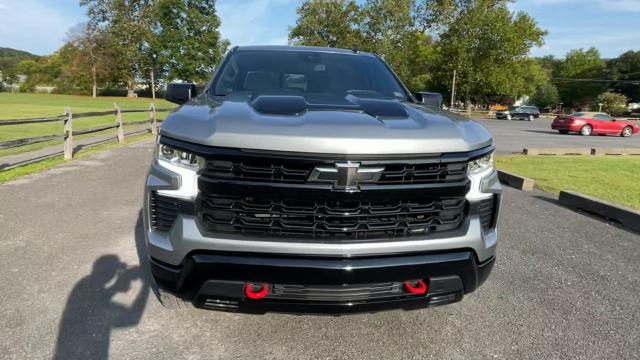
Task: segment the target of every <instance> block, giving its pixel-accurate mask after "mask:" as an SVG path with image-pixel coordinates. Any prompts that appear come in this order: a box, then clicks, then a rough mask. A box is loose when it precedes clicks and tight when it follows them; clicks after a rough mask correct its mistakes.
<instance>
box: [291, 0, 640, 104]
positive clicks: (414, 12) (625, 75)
mask: <svg viewBox="0 0 640 360" xmlns="http://www.w3.org/2000/svg"><path fill="white" fill-rule="evenodd" d="M511 2H512V1H510V0H367V1H365V2H364V3H358V2H356V1H354V0H307V1H305V2H304V3H303V4H302V5H301V6H300V7H299V8H298V10H297V14H298V19H297V21H296V24H295V25H294V26H293V27H291V28H290V31H289V40H290V42H291V43H293V44H297V45H316V46H330V47H334V46H335V47H346V48H351V47H353V48H357V49H360V50H364V51H371V52H375V53H378V54H379V55H381V56H383V57H384V59H385V60H386V61H387V62H388V63H389V64H390V65H391V67H392V68H393V69H394V70H395V71H396V73H397V74H398V76H399V77H400V78H401V79H402V80H403V81H404V82H405V83H406V84H407V86H408V87H409V88H410V89H411V90H413V91H420V90H429V91H437V92H441V93H443V94H445V96H446V97H450V96H451V89H452V87H453V72H454V71H455V72H456V98H457V99H460V100H461V101H463V102H464V103H465V104H467V105H468V104H472V103H475V104H491V103H500V104H505V103H509V102H511V101H513V100H514V99H518V98H523V97H529V103H531V104H533V105H537V106H539V107H541V108H546V109H550V108H555V107H556V106H557V105H559V104H562V105H563V106H564V107H566V108H575V109H580V108H585V107H592V108H593V107H594V106H596V105H597V104H603V110H604V111H609V112H612V113H619V112H622V111H624V109H625V107H626V106H625V105H626V103H627V102H629V101H633V102H640V86H639V85H640V51H636V52H634V51H629V52H626V53H624V54H622V55H621V56H620V57H618V58H616V59H611V60H603V59H602V58H601V56H600V53H599V52H598V50H597V49H595V48H590V49H587V50H584V49H575V50H570V51H569V52H568V53H567V54H566V57H565V58H562V59H558V58H555V57H553V56H545V57H542V58H532V57H530V56H529V53H530V50H531V49H532V48H533V47H535V46H542V45H543V44H544V37H545V36H546V35H547V32H546V31H545V30H543V29H541V28H540V27H539V26H538V24H537V23H536V21H535V20H534V19H533V18H532V17H530V16H529V15H528V14H526V13H525V12H522V11H519V12H512V11H511V10H509V7H508V5H509V3H511ZM633 80H638V81H636V82H634V81H633ZM596 108H597V106H596Z"/></svg>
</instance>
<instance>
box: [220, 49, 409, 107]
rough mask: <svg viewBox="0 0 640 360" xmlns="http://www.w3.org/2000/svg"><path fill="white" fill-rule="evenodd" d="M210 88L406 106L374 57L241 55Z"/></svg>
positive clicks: (396, 83)
mask: <svg viewBox="0 0 640 360" xmlns="http://www.w3.org/2000/svg"><path fill="white" fill-rule="evenodd" d="M220 71H221V72H220V74H219V76H218V77H217V80H216V83H215V84H214V87H213V88H214V94H215V95H228V94H231V93H241V92H248V93H252V94H255V93H258V94H291V95H302V96H306V95H321V96H323V97H337V98H344V96H346V95H347V94H349V93H351V94H356V95H357V96H367V97H379V98H392V99H399V100H407V98H406V93H405V91H404V90H403V88H402V86H401V85H400V83H399V81H398V80H397V78H396V77H395V76H394V75H393V73H392V72H391V71H390V70H389V68H388V67H387V66H386V65H385V64H384V63H383V62H382V60H380V59H379V58H377V57H373V56H367V55H362V54H360V55H358V54H339V53H328V52H317V51H299V50H295V51H276V50H241V51H237V52H235V53H233V54H231V55H230V58H229V59H228V60H227V61H226V62H225V63H224V65H223V67H222V68H221V69H220Z"/></svg>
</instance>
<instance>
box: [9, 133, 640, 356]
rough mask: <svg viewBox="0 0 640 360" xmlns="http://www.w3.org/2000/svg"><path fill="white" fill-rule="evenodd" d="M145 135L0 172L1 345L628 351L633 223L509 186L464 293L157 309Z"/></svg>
mask: <svg viewBox="0 0 640 360" xmlns="http://www.w3.org/2000/svg"><path fill="white" fill-rule="evenodd" d="M150 156H151V143H150V142H145V143H140V144H137V145H133V146H130V147H126V148H121V149H117V150H113V151H110V152H107V153H104V154H102V155H99V156H98V157H94V158H92V159H90V160H85V161H76V162H73V163H70V164H67V165H65V166H62V167H59V168H56V169H54V170H51V171H47V172H45V173H42V174H39V175H36V176H31V177H27V178H24V179H22V180H19V181H16V182H13V183H9V184H4V185H0V204H2V210H0V229H1V234H2V238H1V239H2V240H1V241H2V247H1V248H0V274H1V279H2V280H1V283H0V286H1V288H2V291H1V292H0V304H1V305H0V306H1V307H0V354H2V355H1V356H2V358H4V359H47V358H51V357H52V356H53V355H54V354H57V357H58V358H60V359H76V358H77V359H104V358H107V357H109V356H111V357H112V358H115V359H176V358H188V359H247V358H256V359H347V358H353V359H372V358H379V359H418V358H437V359H472V358H500V359H518V358H531V359H549V358H564V359H598V358H600V359H604V358H609V359H619V358H638V357H639V356H640V352H639V351H638V350H639V349H640V325H639V324H640V313H639V311H638V310H639V309H640V299H639V297H638V289H639V288H640V263H639V262H638V258H639V257H640V237H639V236H638V235H637V234H632V233H630V232H627V231H625V230H622V229H619V228H617V227H613V226H610V225H607V224H606V223H603V222H601V221H599V220H595V219H592V218H590V217H587V216H583V215H579V214H576V213H574V212H572V211H569V210H567V209H564V208H562V207H559V206H557V205H556V204H555V203H554V201H553V200H549V199H548V198H546V197H545V196H544V195H542V194H537V193H534V194H526V193H523V192H519V191H516V190H512V189H507V190H506V194H505V199H504V212H503V216H502V223H501V228H500V240H499V241H500V243H499V250H498V259H497V264H496V267H495V269H494V272H493V274H492V275H491V277H490V278H489V280H488V282H487V283H486V284H485V285H484V286H483V287H481V288H480V289H479V290H478V291H477V292H476V293H473V294H471V295H469V296H467V297H466V298H465V299H464V300H463V302H461V303H457V304H454V305H450V306H445V307H439V308H433V309H426V310H420V311H412V312H403V311H391V312H384V313H376V314H361V315H349V316H342V317H331V316H293V315H282V314H267V315H263V316H256V315H243V314H230V313H220V312H212V311H204V310H198V309H187V310H184V311H178V312H171V311H167V310H165V309H164V308H163V307H161V306H160V305H159V303H158V302H157V301H156V299H155V297H154V295H153V293H152V292H150V291H149V288H148V286H147V283H146V280H145V277H144V275H143V274H144V271H142V270H141V268H140V259H144V247H143V246H142V231H141V220H140V203H141V201H142V193H141V190H142V183H143V180H144V175H145V171H146V166H147V162H148V160H149V158H150Z"/></svg>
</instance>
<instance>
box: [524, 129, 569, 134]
mask: <svg viewBox="0 0 640 360" xmlns="http://www.w3.org/2000/svg"><path fill="white" fill-rule="evenodd" d="M522 131H526V132H530V133H538V134H551V135H560V133H559V132H557V131H553V130H522ZM564 135H574V134H564Z"/></svg>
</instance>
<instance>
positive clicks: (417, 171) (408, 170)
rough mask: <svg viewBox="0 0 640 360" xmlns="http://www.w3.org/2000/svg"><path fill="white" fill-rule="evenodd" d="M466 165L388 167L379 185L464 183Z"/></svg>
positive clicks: (436, 164)
mask: <svg viewBox="0 0 640 360" xmlns="http://www.w3.org/2000/svg"><path fill="white" fill-rule="evenodd" d="M466 178H467V164H466V163H450V164H441V163H435V164H428V163H425V164H400V165H395V164H394V165H387V166H385V169H384V172H383V173H382V176H381V177H380V181H378V183H379V184H437V183H448V182H456V181H464V180H465V179H466Z"/></svg>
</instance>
